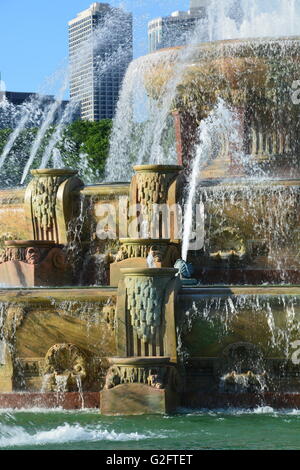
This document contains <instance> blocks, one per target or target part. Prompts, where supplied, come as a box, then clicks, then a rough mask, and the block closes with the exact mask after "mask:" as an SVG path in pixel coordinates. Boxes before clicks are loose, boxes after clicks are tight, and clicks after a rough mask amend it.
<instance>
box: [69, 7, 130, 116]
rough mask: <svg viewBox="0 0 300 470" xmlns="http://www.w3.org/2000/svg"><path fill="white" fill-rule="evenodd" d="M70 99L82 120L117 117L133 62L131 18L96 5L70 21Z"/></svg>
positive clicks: (109, 8)
mask: <svg viewBox="0 0 300 470" xmlns="http://www.w3.org/2000/svg"><path fill="white" fill-rule="evenodd" d="M69 57H70V96H71V100H76V101H78V102H79V103H80V115H81V119H84V120H89V121H98V120H100V119H107V118H108V119H111V118H113V117H114V114H115V109H116V104H117V102H118V97H119V91H120V87H121V85H122V81H123V78H124V75H125V73H126V70H127V67H128V65H129V63H130V62H131V61H132V15H131V14H130V13H126V12H125V11H123V10H122V9H119V8H112V7H111V6H110V5H109V4H107V3H99V2H95V3H93V4H92V5H91V6H90V7H89V8H88V9H87V10H84V11H82V12H80V13H78V15H77V17H76V18H74V19H72V20H71V21H69Z"/></svg>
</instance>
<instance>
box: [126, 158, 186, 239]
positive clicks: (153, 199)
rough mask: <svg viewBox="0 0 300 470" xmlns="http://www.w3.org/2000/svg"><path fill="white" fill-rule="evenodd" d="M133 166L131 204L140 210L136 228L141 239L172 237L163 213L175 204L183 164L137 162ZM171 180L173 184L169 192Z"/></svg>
mask: <svg viewBox="0 0 300 470" xmlns="http://www.w3.org/2000/svg"><path fill="white" fill-rule="evenodd" d="M133 168H134V171H135V173H136V174H135V176H134V177H133V179H132V181H131V187H130V204H131V205H132V206H137V209H136V210H137V211H138V212H139V218H138V227H137V231H138V232H139V233H140V234H141V235H140V238H152V239H158V238H159V239H161V238H173V236H170V226H168V224H167V223H166V220H164V213H163V212H164V211H165V210H166V209H167V207H168V208H169V207H170V206H172V205H173V204H175V203H176V180H177V177H178V175H179V173H180V171H181V170H182V167H181V166H179V165H137V166H134V167H133ZM173 183H175V184H174V186H175V187H173V194H171V192H172V185H173ZM164 205H165V206H167V207H164ZM134 215H135V214H134Z"/></svg>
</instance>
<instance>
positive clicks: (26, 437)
mask: <svg viewBox="0 0 300 470" xmlns="http://www.w3.org/2000/svg"><path fill="white" fill-rule="evenodd" d="M153 437H156V438H157V437H158V436H157V435H154V434H153V433H147V434H139V433H138V432H131V433H122V432H120V433H119V432H116V431H114V430H112V431H109V430H107V429H103V428H101V426H96V427H94V428H92V427H88V426H86V427H83V426H81V425H80V424H73V425H71V424H68V423H64V424H63V425H61V426H58V427H56V428H53V429H50V430H46V431H38V432H36V433H32V434H31V433H29V432H28V431H26V429H25V428H23V427H18V426H7V425H1V426H0V448H3V447H5V448H7V447H18V446H36V445H41V446H42V445H47V444H63V443H68V442H70V443H71V442H85V441H89V442H97V441H115V442H121V441H122V442H126V441H141V440H144V439H151V438H153Z"/></svg>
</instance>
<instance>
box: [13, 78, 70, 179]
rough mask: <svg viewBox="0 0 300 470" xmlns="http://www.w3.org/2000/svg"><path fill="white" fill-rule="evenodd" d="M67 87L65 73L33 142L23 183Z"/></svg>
mask: <svg viewBox="0 0 300 470" xmlns="http://www.w3.org/2000/svg"><path fill="white" fill-rule="evenodd" d="M67 87H68V77H67V74H66V75H65V77H64V80H63V84H62V86H61V88H60V90H59V92H58V94H57V96H56V98H55V101H54V102H53V103H52V104H51V105H50V106H49V109H48V112H47V114H46V117H45V120H44V122H43V124H42V126H41V128H40V130H39V132H38V134H37V136H36V139H35V141H34V142H33V144H32V147H31V152H30V155H29V158H28V161H27V163H26V166H25V168H24V171H23V175H22V179H21V184H23V183H24V181H25V179H26V176H27V174H28V172H29V170H30V167H31V165H32V163H33V161H34V159H35V157H36V154H37V152H38V150H39V148H40V145H41V142H42V140H43V139H44V137H45V135H46V132H47V131H48V129H49V126H50V125H51V124H52V122H53V120H54V118H55V114H56V113H57V111H58V109H59V107H60V106H61V102H62V100H63V97H64V95H65V93H66V90H67Z"/></svg>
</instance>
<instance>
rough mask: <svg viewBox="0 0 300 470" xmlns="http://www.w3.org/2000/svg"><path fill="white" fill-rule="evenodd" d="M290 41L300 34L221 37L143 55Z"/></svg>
mask: <svg viewBox="0 0 300 470" xmlns="http://www.w3.org/2000/svg"><path fill="white" fill-rule="evenodd" d="M288 42H295V43H300V35H299V36H276V37H272V36H266V37H259V38H251V37H247V38H235V39H219V40H216V41H205V42H199V43H197V44H193V45H185V46H173V47H165V48H162V49H158V50H156V51H153V52H150V53H148V54H145V55H144V56H142V57H149V56H154V55H155V54H156V55H159V54H162V53H163V52H167V51H180V50H183V49H187V48H190V47H192V48H194V49H204V50H205V49H210V48H214V47H216V46H232V45H236V44H241V45H243V44H244V45H248V44H251V43H255V44H257V45H263V44H268V43H269V44H270V43H288ZM139 59H140V58H139ZM136 60H138V59H136Z"/></svg>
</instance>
